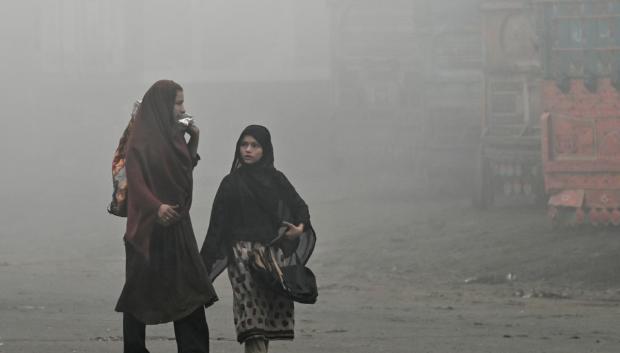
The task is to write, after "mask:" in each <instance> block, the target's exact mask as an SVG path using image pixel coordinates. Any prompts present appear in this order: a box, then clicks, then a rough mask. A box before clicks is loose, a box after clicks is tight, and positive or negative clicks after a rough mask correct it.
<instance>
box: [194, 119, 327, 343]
mask: <svg viewBox="0 0 620 353" xmlns="http://www.w3.org/2000/svg"><path fill="white" fill-rule="evenodd" d="M282 226H285V227H286V231H285V232H284V233H283V235H282V236H281V237H278V230H279V229H281V228H282ZM276 238H277V239H276ZM274 240H276V242H274ZM315 240H316V237H315V233H314V230H313V229H312V225H311V224H310V214H309V212H308V206H307V205H306V203H305V202H304V200H303V199H302V198H301V197H300V196H299V194H298V193H297V192H296V191H295V188H294V187H293V186H292V185H291V183H290V182H289V181H288V179H287V178H286V177H285V176H284V174H282V172H280V171H278V170H277V169H276V168H275V167H274V157H273V146H272V144H271V135H270V134H269V131H268V130H267V129H266V128H265V127H263V126H259V125H250V126H248V127H246V128H245V129H244V130H243V132H242V133H241V136H240V137H239V139H238V140H237V145H236V147H235V157H234V159H233V163H232V168H231V171H230V174H228V175H227V176H226V177H224V179H223V180H222V182H221V184H220V187H219V189H218V191H217V194H216V196H215V200H214V202H213V208H212V210H211V220H210V224H209V229H208V231H207V236H206V238H205V242H204V244H203V246H202V250H201V255H202V256H203V260H204V262H205V265H206V266H207V271H208V272H209V275H210V277H211V279H212V280H214V279H215V278H216V277H217V276H218V275H219V274H220V273H221V272H222V271H223V270H224V268H226V267H228V275H229V278H230V282H231V285H232V288H233V313H234V322H235V328H236V331H237V340H238V341H239V343H245V351H246V352H267V348H268V343H269V341H270V340H274V339H293V336H294V331H293V329H294V311H293V309H294V308H293V301H292V300H291V299H290V298H289V297H287V296H285V295H283V294H281V293H279V292H277V291H274V290H272V289H271V288H269V287H268V286H266V285H265V283H260V280H259V279H257V278H253V277H252V274H251V268H250V266H251V265H250V261H251V257H252V253H253V252H255V251H264V250H265V247H267V246H269V245H270V244H271V245H273V244H274V243H275V244H276V245H275V246H272V247H273V248H275V249H276V250H275V251H276V252H277V256H276V258H277V259H278V261H282V262H284V261H286V259H287V258H290V257H291V256H293V255H296V256H297V257H298V258H299V259H300V261H301V262H302V263H303V264H305V263H306V262H307V261H308V258H309V257H310V255H311V254H312V250H313V249H314V243H315Z"/></svg>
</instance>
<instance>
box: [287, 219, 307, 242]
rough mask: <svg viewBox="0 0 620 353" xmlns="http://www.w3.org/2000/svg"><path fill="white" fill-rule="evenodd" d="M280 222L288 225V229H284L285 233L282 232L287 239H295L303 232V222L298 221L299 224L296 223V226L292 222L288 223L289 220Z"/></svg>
mask: <svg viewBox="0 0 620 353" xmlns="http://www.w3.org/2000/svg"><path fill="white" fill-rule="evenodd" d="M282 223H283V224H284V225H285V226H287V227H288V230H287V231H286V233H284V235H285V236H286V237H287V238H288V239H289V240H293V239H296V238H297V237H299V236H300V235H302V234H304V224H303V223H299V225H297V226H296V225H294V224H293V223H289V222H282Z"/></svg>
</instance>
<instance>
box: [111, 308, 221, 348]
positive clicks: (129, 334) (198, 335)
mask: <svg viewBox="0 0 620 353" xmlns="http://www.w3.org/2000/svg"><path fill="white" fill-rule="evenodd" d="M174 336H175V337H176V340H177V350H178V352H179V353H209V327H208V326H207V319H206V317H205V311H204V308H203V307H202V306H201V307H199V308H198V309H196V311H194V312H193V313H191V314H189V315H187V316H186V317H184V318H182V319H180V320H177V321H175V322H174ZM145 341H146V325H145V324H143V323H142V322H140V321H138V320H137V319H136V318H135V317H133V316H132V315H131V314H128V313H123V352H124V353H149V351H148V350H147V349H146V344H145Z"/></svg>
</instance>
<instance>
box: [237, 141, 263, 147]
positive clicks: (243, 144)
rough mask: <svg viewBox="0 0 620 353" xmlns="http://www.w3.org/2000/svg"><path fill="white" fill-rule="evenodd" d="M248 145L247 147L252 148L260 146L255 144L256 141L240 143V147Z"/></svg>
mask: <svg viewBox="0 0 620 353" xmlns="http://www.w3.org/2000/svg"><path fill="white" fill-rule="evenodd" d="M248 146H249V147H252V148H258V147H260V146H259V144H257V143H249V142H243V143H242V144H241V147H248Z"/></svg>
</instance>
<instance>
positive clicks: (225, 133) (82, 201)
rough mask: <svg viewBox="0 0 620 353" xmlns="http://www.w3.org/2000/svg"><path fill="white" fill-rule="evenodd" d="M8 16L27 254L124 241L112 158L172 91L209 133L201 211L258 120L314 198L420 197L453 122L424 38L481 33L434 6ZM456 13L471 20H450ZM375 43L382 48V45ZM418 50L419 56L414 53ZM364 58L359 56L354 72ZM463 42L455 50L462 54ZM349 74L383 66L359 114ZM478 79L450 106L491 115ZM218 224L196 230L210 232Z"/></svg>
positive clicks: (8, 109)
mask: <svg viewBox="0 0 620 353" xmlns="http://www.w3.org/2000/svg"><path fill="white" fill-rule="evenodd" d="M1 6H2V12H1V15H0V16H1V17H2V21H0V26H2V27H1V28H0V29H1V30H0V33H1V34H0V35H1V36H2V37H1V39H2V42H1V43H2V52H1V54H0V55H2V68H1V72H2V77H3V78H4V81H5V84H4V85H3V88H2V93H1V94H0V96H2V101H3V106H4V109H3V110H4V116H5V118H4V119H3V123H2V124H3V125H2V126H3V128H2V138H1V139H0V141H1V143H2V152H1V153H2V161H3V164H4V166H5V167H4V173H2V180H1V185H2V186H1V188H0V191H1V195H2V199H3V200H6V201H5V202H4V206H3V207H2V212H0V214H1V215H2V216H1V217H2V218H1V221H2V223H3V224H4V225H5V227H4V231H3V234H2V238H3V241H7V238H28V239H30V240H32V242H28V243H27V244H28V246H41V244H42V243H44V242H47V241H48V239H53V237H54V236H55V235H59V234H61V233H63V234H66V233H84V232H90V231H93V229H99V228H102V229H107V230H108V231H109V232H110V233H117V234H116V236H118V237H119V239H120V236H121V235H122V234H121V233H122V226H121V223H122V220H120V219H116V218H114V217H112V216H107V215H106V213H105V207H106V203H107V202H108V201H109V199H110V196H111V190H112V189H111V176H110V162H111V158H112V154H113V152H114V149H115V147H116V143H117V141H118V139H119V137H120V135H121V133H122V131H123V129H124V127H125V125H126V124H127V121H128V118H129V113H130V111H131V106H132V103H133V101H134V100H136V99H139V98H141V96H142V95H143V94H144V92H145V91H146V89H147V88H148V87H149V86H150V85H151V84H152V83H153V82H154V81H156V80H158V79H162V78H167V79H173V80H175V81H177V82H179V83H180V84H181V85H182V86H183V87H184V88H185V97H186V109H187V110H188V112H189V113H191V114H193V115H195V117H196V121H197V123H198V124H199V126H200V127H201V129H202V138H201V143H200V147H199V152H200V154H201V155H202V157H203V160H202V162H201V164H200V166H199V167H198V168H197V169H196V172H195V173H196V178H195V180H196V190H197V195H196V197H195V200H196V202H195V207H194V213H195V214H201V215H203V216H204V215H206V213H207V211H208V210H209V208H210V201H211V199H212V197H213V193H214V191H215V188H216V187H217V184H218V181H219V179H221V177H222V176H224V175H225V174H226V173H227V171H228V168H229V165H230V162H231V159H232V155H233V146H234V141H235V139H236V138H237V136H238V134H239V132H240V131H241V130H242V129H243V127H244V126H245V125H247V124H250V123H260V124H264V125H266V126H267V127H269V128H270V129H271V131H272V134H273V136H274V145H275V154H276V165H277V167H278V168H280V169H282V170H283V171H285V172H286V173H287V175H290V176H291V178H292V179H293V180H295V181H296V184H297V185H299V187H300V188H301V189H302V190H304V191H306V193H307V194H308V198H310V199H311V200H312V199H322V198H333V197H345V196H346V194H347V193H348V192H357V191H360V190H361V189H365V190H368V188H371V189H376V190H378V191H379V190H382V189H385V188H388V187H395V188H396V189H398V188H402V189H403V190H410V189H411V187H413V186H414V185H413V184H412V183H413V181H414V180H416V181H417V180H418V179H420V175H422V174H424V173H425V172H423V171H422V169H423V168H426V167H428V166H432V165H433V164H437V163H441V161H433V157H429V155H428V153H432V149H433V148H434V146H432V145H433V144H432V141H429V139H428V138H427V137H428V136H427V137H425V136H423V135H422V134H421V131H424V133H429V131H430V130H429V129H437V128H441V126H442V123H441V122H437V123H431V122H429V117H428V116H426V114H427V110H425V109H426V106H425V105H427V104H428V102H424V100H425V99H428V97H429V96H428V92H425V91H428V90H434V89H435V88H434V87H433V83H432V82H429V81H428V78H427V77H426V76H425V75H424V71H423V70H424V69H430V64H432V63H430V61H432V60H433V59H432V58H431V56H432V55H431V54H432V53H431V52H429V50H430V49H429V48H428V47H425V45H428V41H426V42H425V43H417V42H416V41H415V40H416V38H417V37H416V36H419V33H423V32H425V31H426V33H427V34H426V35H428V36H430V35H431V34H430V31H432V30H433V28H435V30H437V31H440V32H441V31H443V32H446V33H448V32H449V31H450V30H452V31H457V30H458V28H453V29H450V28H448V29H447V30H446V27H450V26H452V27H458V26H461V28H466V29H468V30H471V29H472V28H473V29H475V24H476V6H474V4H473V3H472V2H470V3H467V4H465V3H464V4H463V5H461V7H460V10H462V9H467V10H468V11H465V12H464V11H460V10H459V8H454V9H452V10H451V9H450V7H449V6H436V5H430V2H429V3H425V2H423V1H419V2H418V3H415V2H408V1H395V2H393V4H390V6H383V5H377V4H374V5H373V4H372V3H369V2H366V5H364V4H362V5H361V6H360V5H351V4H349V3H348V2H344V1H343V2H339V1H281V0H270V1H261V2H255V1H245V0H233V1H230V0H226V1H224V0H210V1H189V0H185V1H175V2H169V1H121V0H115V1H90V2H84V1H79V0H73V1H71V0H64V1H61V0H57V1H43V0H41V1H12V2H4V3H3V4H2V5H1ZM433 6H435V8H433ZM347 7H351V8H350V9H347ZM416 11H418V12H419V11H425V12H426V13H427V14H430V15H433V16H435V20H438V19H439V20H442V21H445V23H443V22H442V23H432V21H431V20H430V19H425V18H424V15H420V14H419V13H417V12H416ZM456 15H458V16H462V17H463V18H462V19H460V20H459V21H458V22H456V21H452V20H451V21H448V19H447V18H446V17H448V16H452V17H457V16H456ZM416 21H426V22H427V23H424V22H422V25H420V24H419V23H418V22H416ZM364 26H366V27H364ZM433 26H434V27H433ZM390 31H393V32H395V33H396V34H393V33H390ZM364 34H368V35H371V36H372V35H374V37H370V38H368V39H367V41H368V42H369V43H370V44H365V43H364V38H363V37H360V36H363V35H364ZM347 36H348V37H347ZM381 36H383V37H381ZM343 38H344V40H343ZM348 38H350V41H353V44H354V45H349V44H350V43H349V39H348ZM386 40H394V41H396V42H394V43H393V44H390V43H385V41H386ZM457 40H458V38H457ZM466 40H470V39H468V38H466ZM355 41H356V42H355ZM470 41H471V40H470ZM455 42H456V40H455ZM403 44H407V45H410V46H409V47H408V48H400V50H399V49H398V47H399V46H402V45H403ZM466 44H467V45H469V44H470V43H466ZM345 45H347V47H346V48H344V49H343V48H340V47H339V46H345ZM355 45H357V47H358V48H360V49H359V50H360V54H359V58H357V59H356V60H355V62H352V63H349V62H347V60H348V58H347V57H346V56H347V55H350V56H353V54H350V52H348V51H354V50H355ZM365 45H366V46H367V48H363V46H365ZM455 45H456V46H455V47H454V48H451V49H449V50H452V52H453V53H454V51H458V50H459V48H458V45H461V44H458V43H457V44H455ZM474 45H477V43H476V42H475V40H474ZM373 46H374V47H376V53H373V52H372V50H373ZM461 46H463V45H461ZM384 47H385V48H384ZM386 48H387V49H386ZM345 49H346V50H345ZM395 49H396V50H397V51H395ZM433 50H434V51H435V52H437V51H438V50H442V49H441V48H439V49H437V48H435V49H433ZM399 51H400V52H402V53H403V55H405V58H406V59H402V58H400V57H399V54H400V53H399ZM470 51H472V52H474V53H475V50H470ZM456 54H458V53H456ZM361 55H365V57H362V56H361ZM435 56H436V57H439V58H440V59H441V55H435ZM444 56H445V55H444ZM478 60H479V59H478V58H475V57H474V58H472V59H471V60H470V61H472V62H473V64H472V65H469V67H457V66H455V67H454V68H450V67H449V65H450V63H443V65H444V66H446V65H448V67H447V71H449V70H451V69H454V71H457V72H461V73H462V72H465V74H471V73H472V72H473V76H474V77H475V74H476V69H477V67H476V62H477V61H478ZM457 64H459V63H457ZM347 65H348V66H351V67H353V68H354V70H362V69H364V67H363V66H364V65H366V66H369V67H372V66H373V65H374V66H378V68H377V69H368V70H367V72H365V73H362V74H360V75H358V76H357V77H358V78H359V77H365V76H364V75H374V77H372V78H371V79H372V82H373V83H372V85H367V87H366V88H365V89H366V91H365V92H362V93H361V94H362V95H364V97H361V98H360V100H359V101H351V100H348V101H347V95H350V94H351V92H350V91H351V90H348V91H347V86H346V85H348V84H350V82H349V81H347V80H346V77H345V76H346V75H347V73H348V72H350V67H347ZM360 65H361V66H362V68H361V69H360V68H359V67H360ZM403 65H406V66H408V67H406V68H403V67H402V66H403ZM448 69H449V70H448ZM395 70H398V71H399V72H394V71H395ZM400 71H403V72H404V73H402V72H400ZM377 75H379V76H377ZM381 75H383V76H381ZM407 75H408V76H407ZM343 77H345V78H343ZM418 80H419V81H418ZM471 80H474V81H475V78H474V79H470V81H471ZM464 82H465V84H462V83H459V82H458V81H457V82H456V84H455V85H454V87H447V89H452V91H454V92H453V93H450V92H448V93H446V94H447V97H448V98H449V99H452V98H451V97H450V94H451V95H452V96H454V95H461V94H465V95H468V97H467V99H470V101H469V104H470V105H471V107H470V110H473V111H474V112H476V111H478V110H479V107H478V106H477V101H476V99H477V97H476V95H477V94H478V93H477V92H476V91H475V90H476V87H475V86H474V87H473V92H472V88H471V87H470V88H469V89H467V86H468V85H469V84H470V83H469V82H467V81H464ZM474 84H476V82H474ZM373 85H374V86H373ZM459 85H460V86H459ZM343 86H344V87H345V88H342V87H343ZM373 90H374V91H373ZM441 94H443V92H442V93H441ZM382 97H383V98H382ZM376 99H379V100H380V99H384V100H386V102H387V103H385V104H381V101H379V103H376V102H374V101H373V100H376ZM394 99H396V100H398V101H397V102H392V101H391V100H394ZM448 105H449V104H448ZM452 105H453V106H455V104H452ZM457 106H458V104H457ZM360 108H361V109H360ZM365 108H368V109H365ZM433 114H437V112H435V113H433ZM446 114H452V112H451V111H448V112H447V113H446ZM470 115H472V116H465V117H463V118H462V119H461V120H468V121H466V122H465V123H464V124H463V125H464V126H465V128H469V129H470V130H472V131H470V132H471V133H473V135H475V134H476V133H477V132H476V131H475V129H476V126H477V125H476V124H477V123H478V122H477V120H478V117H477V116H474V114H470ZM472 127H473V128H472ZM459 133H462V131H460V132H459ZM438 135H440V134H438ZM425 144H426V146H425ZM423 149H426V150H423ZM457 152H458V148H457ZM461 152H462V151H461ZM439 153H440V154H441V153H443V154H444V155H445V154H446V152H445V151H443V152H442V151H440V152H439ZM447 153H448V154H451V153H452V152H451V151H449V152H447ZM438 157H442V155H438ZM457 162H458V158H457ZM447 163H448V164H449V163H451V162H447ZM417 166H419V168H416V167H417ZM440 169H441V168H440ZM440 169H439V170H440ZM457 169H458V168H455V170H457ZM464 174H468V172H467V171H466V172H464ZM425 178H426V179H428V176H425V177H423V178H422V179H420V180H422V182H424V180H423V179H425ZM431 178H432V176H431ZM464 178H467V176H464ZM456 179H458V178H456ZM397 181H398V182H402V183H405V184H403V185H402V186H399V185H398V184H394V183H395V182H397ZM407 183H409V184H407ZM416 186H417V187H418V188H420V187H422V188H424V187H427V186H426V185H422V184H420V185H416ZM452 188H454V186H452ZM457 189H458V187H457ZM205 222H206V217H196V224H197V225H198V226H197V228H198V229H200V230H204V229H205V225H206V223H205ZM197 233H200V231H197ZM107 236H114V235H111V234H110V235H107ZM24 244H26V243H24ZM3 248H4V247H3Z"/></svg>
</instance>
